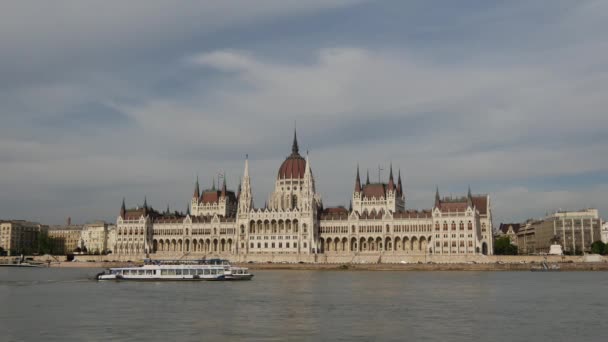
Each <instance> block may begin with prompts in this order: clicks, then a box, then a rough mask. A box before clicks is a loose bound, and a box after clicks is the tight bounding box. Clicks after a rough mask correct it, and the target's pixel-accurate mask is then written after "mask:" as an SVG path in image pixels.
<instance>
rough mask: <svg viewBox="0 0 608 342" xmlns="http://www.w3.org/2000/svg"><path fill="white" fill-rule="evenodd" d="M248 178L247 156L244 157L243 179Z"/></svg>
mask: <svg viewBox="0 0 608 342" xmlns="http://www.w3.org/2000/svg"><path fill="white" fill-rule="evenodd" d="M245 177H247V178H249V155H248V154H246V155H245V172H244V173H243V178H245Z"/></svg>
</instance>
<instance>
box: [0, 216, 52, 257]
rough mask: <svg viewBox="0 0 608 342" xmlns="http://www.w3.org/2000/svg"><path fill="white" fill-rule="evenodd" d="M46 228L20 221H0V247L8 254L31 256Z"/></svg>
mask: <svg viewBox="0 0 608 342" xmlns="http://www.w3.org/2000/svg"><path fill="white" fill-rule="evenodd" d="M47 230H48V226H45V225H41V224H40V223H36V222H28V221H22V220H11V221H0V247H2V249H3V250H4V251H5V252H6V253H7V254H8V255H15V254H31V253H33V252H35V251H36V247H37V245H38V238H39V237H40V234H41V233H45V232H46V231H47Z"/></svg>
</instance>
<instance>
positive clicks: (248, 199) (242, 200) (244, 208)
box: [238, 155, 253, 213]
mask: <svg viewBox="0 0 608 342" xmlns="http://www.w3.org/2000/svg"><path fill="white" fill-rule="evenodd" d="M241 184H242V185H239V196H238V201H239V204H238V205H239V208H238V211H239V212H240V213H247V212H248V211H249V210H251V209H252V207H253V199H252V195H251V182H250V179H249V156H248V155H245V170H244V171H243V179H242V180H241Z"/></svg>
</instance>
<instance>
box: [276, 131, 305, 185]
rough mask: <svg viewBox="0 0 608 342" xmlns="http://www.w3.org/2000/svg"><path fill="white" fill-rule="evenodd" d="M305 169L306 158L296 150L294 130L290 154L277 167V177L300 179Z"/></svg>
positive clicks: (296, 142)
mask: <svg viewBox="0 0 608 342" xmlns="http://www.w3.org/2000/svg"><path fill="white" fill-rule="evenodd" d="M305 171H306V160H305V159H304V158H302V156H301V155H300V153H299V152H298V139H297V137H296V132H295V131H294V132H293V145H292V146H291V154H290V155H289V157H287V159H285V161H284V162H283V164H281V167H280V168H279V174H278V176H277V178H278V179H302V178H304V172H305Z"/></svg>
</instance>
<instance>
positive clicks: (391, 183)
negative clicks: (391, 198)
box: [388, 162, 395, 191]
mask: <svg viewBox="0 0 608 342" xmlns="http://www.w3.org/2000/svg"><path fill="white" fill-rule="evenodd" d="M388 190H389V191H394V190H395V180H394V179H393V163H392V162H391V167H390V173H389V176H388Z"/></svg>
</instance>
